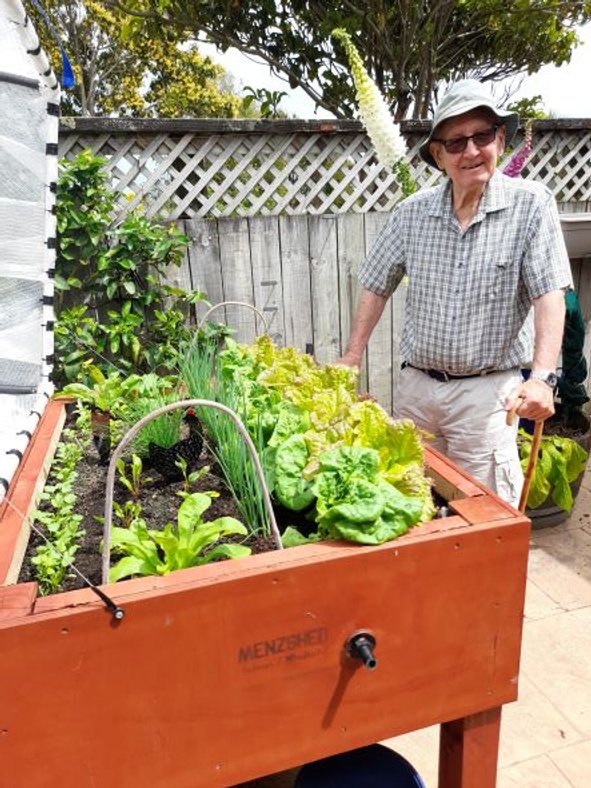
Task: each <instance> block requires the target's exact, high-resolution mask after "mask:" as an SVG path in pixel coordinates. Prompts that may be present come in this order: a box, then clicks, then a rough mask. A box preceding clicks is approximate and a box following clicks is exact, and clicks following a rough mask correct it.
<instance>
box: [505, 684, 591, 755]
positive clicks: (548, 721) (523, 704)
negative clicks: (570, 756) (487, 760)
mask: <svg viewBox="0 0 591 788" xmlns="http://www.w3.org/2000/svg"><path fill="white" fill-rule="evenodd" d="M582 740H583V736H582V734H581V733H580V732H579V731H578V730H577V729H576V728H575V727H574V726H573V725H572V724H571V723H570V722H569V720H568V719H567V717H566V716H565V715H564V714H563V713H562V712H561V711H560V710H559V709H557V708H556V707H555V706H554V704H553V703H552V702H551V701H550V700H548V698H547V697H546V696H545V695H544V693H543V692H540V690H539V689H538V688H537V687H536V686H535V685H534V684H532V682H531V681H529V679H527V678H526V677H524V676H523V675H522V676H521V678H520V680H519V699H518V700H517V701H516V702H515V703H507V704H506V705H505V706H503V714H502V720H501V743H500V748H499V768H501V769H502V768H505V767H508V766H511V765H512V764H515V763H520V762H521V761H526V760H530V759H532V758H534V757H536V756H538V755H543V754H544V753H548V752H551V751H552V750H556V749H558V748H560V747H565V746H567V745H569V744H574V743H575V742H580V741H582Z"/></svg>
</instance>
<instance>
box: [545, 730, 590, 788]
mask: <svg viewBox="0 0 591 788" xmlns="http://www.w3.org/2000/svg"><path fill="white" fill-rule="evenodd" d="M549 757H550V760H551V761H552V763H554V764H555V766H556V767H557V768H558V769H559V770H560V771H561V772H562V774H564V776H565V777H566V778H567V779H568V781H569V783H570V785H572V786H573V788H589V786H590V785H591V741H588V740H587V741H584V742H581V743H580V744H573V745H572V747H565V748H564V749H562V750H558V751H555V752H551V753H550V754H549Z"/></svg>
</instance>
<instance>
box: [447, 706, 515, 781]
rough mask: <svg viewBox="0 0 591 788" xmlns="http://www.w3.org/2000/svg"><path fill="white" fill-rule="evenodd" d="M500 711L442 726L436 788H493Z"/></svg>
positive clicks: (483, 712) (475, 715)
mask: <svg viewBox="0 0 591 788" xmlns="http://www.w3.org/2000/svg"><path fill="white" fill-rule="evenodd" d="M501 708H502V707H501V706H497V707H495V708H494V709H488V710H487V711H482V712H479V713H478V714H470V715H469V716H467V717H463V718H462V719H459V720H452V721H451V722H445V723H443V724H442V725H441V733H440V739H439V788H495V786H496V784H497V756H498V751H499V732H500V727H501Z"/></svg>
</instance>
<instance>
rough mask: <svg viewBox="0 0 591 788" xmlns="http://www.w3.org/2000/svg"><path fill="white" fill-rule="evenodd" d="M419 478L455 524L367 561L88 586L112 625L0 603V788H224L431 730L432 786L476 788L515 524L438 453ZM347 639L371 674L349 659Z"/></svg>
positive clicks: (2, 558) (23, 592)
mask: <svg viewBox="0 0 591 788" xmlns="http://www.w3.org/2000/svg"><path fill="white" fill-rule="evenodd" d="M61 420H62V410H61V408H60V407H59V406H58V405H57V404H54V403H52V404H50V406H49V408H48V410H47V412H46V414H45V416H44V418H43V420H42V421H41V423H40V425H39V428H38V430H37V433H36V435H35V436H34V439H33V441H32V442H31V445H30V447H29V449H28V451H27V455H26V457H25V459H24V462H23V465H22V466H21V470H20V473H19V474H18V478H16V479H15V482H14V484H13V486H12V488H11V491H10V502H12V503H13V504H14V506H15V507H16V508H17V509H18V510H19V511H26V510H27V508H28V502H27V500H26V499H27V496H29V493H31V492H32V490H33V488H34V487H35V485H36V484H38V478H39V476H40V474H41V468H42V467H43V464H44V462H46V461H45V456H46V452H47V450H48V447H50V446H51V444H52V443H54V442H55V439H56V434H57V432H58V431H59V424H60V421H61ZM427 463H428V467H429V473H430V475H431V476H432V478H433V479H434V483H435V489H436V491H437V492H438V493H439V494H440V495H442V496H443V497H444V498H445V499H446V500H447V501H448V502H449V507H450V509H451V511H452V516H450V517H447V518H445V519H440V520H434V521H432V522H429V523H425V524H422V525H419V526H417V527H415V528H413V529H411V531H410V532H409V533H408V534H407V535H405V536H402V537H400V538H398V539H397V540H395V541H393V542H389V543H387V544H384V545H382V546H379V547H357V546H353V545H350V544H345V543H336V542H333V543H328V542H327V543H320V544H316V545H305V546H301V547H296V548H291V549H289V550H284V551H276V552H269V553H263V554H259V555H253V556H251V557H248V558H244V559H241V560H239V561H228V562H222V563H217V564H210V565H207V566H203V567H197V568H192V569H186V570H182V571H178V572H174V573H172V574H171V575H168V576H166V577H158V578H156V577H147V578H141V579H134V580H128V581H123V582H120V583H118V584H116V585H113V584H111V585H106V586H103V587H102V589H103V591H105V592H106V593H107V594H108V596H109V597H110V598H111V599H113V600H114V601H115V602H116V604H117V605H118V606H120V607H121V608H123V609H124V611H125V617H124V618H123V619H122V620H121V621H117V620H116V619H115V618H114V617H113V616H112V614H111V612H109V610H108V609H107V608H106V607H105V605H104V604H103V603H102V602H101V601H100V599H97V597H96V596H95V594H94V593H92V591H90V590H75V591H70V592H66V593H61V594H55V595H52V596H48V597H44V598H40V597H38V595H37V589H36V585H35V583H25V584H22V583H21V584H16V585H8V586H6V587H4V588H2V589H0V673H1V675H2V676H3V680H4V681H3V685H4V690H3V702H2V706H1V708H0V733H1V735H0V758H1V762H2V775H3V780H4V781H5V783H6V785H10V786H11V788H20V787H21V786H22V787H23V788H25V786H26V788H35V786H46V785H48V784H54V783H55V784H58V783H59V784H60V785H64V786H80V785H91V784H93V783H94V784H96V785H112V786H117V787H119V786H121V787H123V786H129V787H130V788H132V787H133V788H136V786H138V785H145V786H166V788H169V786H171V785H174V786H175V788H183V786H187V787H189V786H190V787H191V788H196V787H198V786H204V787H205V786H207V788H215V786H231V785H234V784H236V783H240V782H242V781H245V780H249V779H254V778H256V777H257V776H261V775H265V774H270V773H273V772H276V771H280V770H283V769H288V768H291V767H295V766H297V765H299V764H301V763H304V762H308V761H311V760H314V759H317V758H321V757H324V756H326V755H330V754H334V753H338V752H342V751H345V750H348V749H352V748H355V747H359V746H362V745H365V744H369V743H372V742H375V741H379V740H381V739H384V738H388V737H391V736H396V735H399V734H401V733H404V732H406V731H410V730H414V729H417V728H421V727H424V726H427V725H432V724H436V723H442V728H441V732H442V733H441V752H440V781H439V785H440V788H452V786H458V787H459V786H462V788H468V786H474V788H476V786H478V788H492V786H494V785H495V775H496V757H497V746H498V732H499V723H500V708H501V706H502V704H504V703H507V702H510V701H512V700H515V699H516V696H517V675H518V669H519V653H520V642H521V626H522V614H523V604H524V591H525V579H526V567H527V555H528V545H529V529H530V523H529V520H527V518H525V517H523V516H522V515H520V514H519V513H518V512H516V511H515V510H514V509H512V508H511V507H510V506H508V505H507V504H505V503H503V502H502V501H500V500H499V499H498V498H497V497H496V496H494V495H493V494H492V493H490V491H488V490H487V489H486V488H484V487H483V486H481V485H480V484H478V483H477V482H475V481H473V480H472V479H471V478H470V477H468V476H467V475H466V474H464V473H463V472H461V471H460V470H458V469H457V468H456V467H455V466H453V465H452V464H451V463H449V462H448V461H447V460H446V459H445V458H444V457H442V456H441V455H439V454H438V453H436V452H433V451H430V450H428V451H427ZM21 485H24V486H25V487H27V490H28V492H21ZM15 518H16V513H15V512H14V509H13V508H12V507H11V506H10V505H4V517H3V520H2V522H0V537H1V541H0V550H1V552H0V567H2V570H3V574H2V576H3V577H4V578H5V577H6V576H7V574H8V575H9V582H10V580H11V579H12V580H14V572H15V571H16V569H15V567H16V565H17V564H18V561H17V560H16V558H15V555H14V554H15V551H16V552H19V551H20V554H21V555H22V552H23V547H22V545H23V543H24V542H25V541H26V540H25V536H26V525H23V524H22V523H21V522H20V518H18V522H17V520H16V519H15ZM17 526H18V527H17ZM11 574H12V577H10V575H11ZM360 630H365V631H368V632H369V633H371V634H372V635H373V636H374V637H375V639H376V648H375V657H376V658H377V662H378V664H377V667H376V669H375V670H366V669H365V668H364V667H363V666H362V664H361V662H360V661H359V660H357V659H354V658H352V657H351V656H349V655H348V654H347V650H346V643H347V640H348V638H350V637H351V636H352V635H354V634H355V633H357V632H359V631H360Z"/></svg>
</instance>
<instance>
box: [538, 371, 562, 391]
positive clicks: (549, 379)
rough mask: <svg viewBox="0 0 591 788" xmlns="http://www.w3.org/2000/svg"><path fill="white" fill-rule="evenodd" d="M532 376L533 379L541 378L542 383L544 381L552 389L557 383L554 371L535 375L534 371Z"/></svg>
mask: <svg viewBox="0 0 591 788" xmlns="http://www.w3.org/2000/svg"><path fill="white" fill-rule="evenodd" d="M532 377H533V378H534V380H541V381H542V383H546V385H548V386H550V388H553V389H555V388H556V386H557V385H558V375H556V374H555V373H554V372H547V373H546V374H545V375H543V374H542V375H540V374H537V375H536V374H535V373H534V374H533V375H532Z"/></svg>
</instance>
